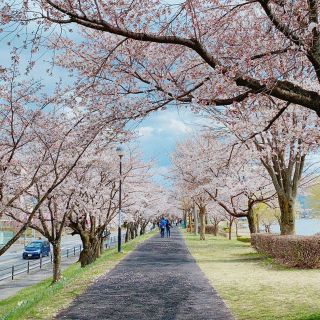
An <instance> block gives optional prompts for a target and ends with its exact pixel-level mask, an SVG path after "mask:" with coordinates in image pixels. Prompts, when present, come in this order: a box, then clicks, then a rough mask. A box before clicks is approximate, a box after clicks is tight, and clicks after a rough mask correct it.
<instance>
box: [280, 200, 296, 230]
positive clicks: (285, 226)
mask: <svg viewBox="0 0 320 320" xmlns="http://www.w3.org/2000/svg"><path fill="white" fill-rule="evenodd" d="M278 201H279V206H280V211H281V217H280V231H281V234H282V235H292V234H295V212H294V203H295V199H293V198H289V199H288V198H287V197H284V196H281V197H278Z"/></svg>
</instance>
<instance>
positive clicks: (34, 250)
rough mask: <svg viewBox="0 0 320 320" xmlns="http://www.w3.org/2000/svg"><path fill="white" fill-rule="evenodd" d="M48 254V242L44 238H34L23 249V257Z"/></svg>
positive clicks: (40, 256) (36, 256) (39, 256)
mask: <svg viewBox="0 0 320 320" xmlns="http://www.w3.org/2000/svg"><path fill="white" fill-rule="evenodd" d="M49 254H50V243H49V242H48V241H46V240H35V241H32V242H30V243H29V244H28V245H27V246H26V247H25V248H24V250H23V253H22V258H23V259H32V258H35V259H39V258H42V257H44V256H47V257H48V256H49Z"/></svg>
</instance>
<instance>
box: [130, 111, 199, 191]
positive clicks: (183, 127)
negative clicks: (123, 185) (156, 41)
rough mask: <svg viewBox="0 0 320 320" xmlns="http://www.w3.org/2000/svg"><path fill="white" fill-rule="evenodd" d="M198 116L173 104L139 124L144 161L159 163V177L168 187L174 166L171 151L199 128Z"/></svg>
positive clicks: (156, 174) (156, 166)
mask: <svg viewBox="0 0 320 320" xmlns="http://www.w3.org/2000/svg"><path fill="white" fill-rule="evenodd" d="M200 122H201V119H197V116H196V115H194V114H193V113H192V112H191V111H190V110H188V109H187V108H182V109H181V108H180V109H178V108H176V107H171V108H169V109H167V110H161V111H157V112H154V113H152V114H151V115H149V116H148V117H146V118H145V119H143V120H142V121H141V122H139V124H138V125H137V128H136V132H137V135H138V139H137V141H138V145H139V147H140V149H141V150H142V152H143V156H144V160H146V161H149V160H153V161H154V163H155V168H154V173H155V180H156V181H158V182H160V183H161V184H163V185H164V186H168V185H169V183H168V182H167V181H166V180H165V178H163V175H164V176H166V175H167V174H168V171H169V169H170V153H171V152H172V151H173V150H174V148H175V145H176V143H177V142H178V141H181V140H183V139H184V138H186V136H188V135H190V134H192V133H193V132H195V130H197V124H198V123H200Z"/></svg>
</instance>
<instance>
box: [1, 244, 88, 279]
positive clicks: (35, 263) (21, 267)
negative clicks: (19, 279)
mask: <svg viewBox="0 0 320 320" xmlns="http://www.w3.org/2000/svg"><path fill="white" fill-rule="evenodd" d="M81 249H82V246H81V245H79V246H75V247H72V248H67V249H64V250H62V251H61V259H63V258H70V257H75V256H76V255H79V254H80V252H81ZM52 260H53V257H52V254H51V253H50V255H49V257H40V259H37V260H28V261H24V262H22V263H19V264H15V265H13V266H11V267H7V268H3V269H0V281H2V280H5V279H9V278H11V279H12V280H13V279H14V277H15V276H17V275H19V274H22V273H27V274H29V273H30V271H31V270H35V269H39V270H40V269H42V267H43V266H44V265H46V264H49V263H52Z"/></svg>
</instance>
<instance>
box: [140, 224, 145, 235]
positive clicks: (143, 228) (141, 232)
mask: <svg viewBox="0 0 320 320" xmlns="http://www.w3.org/2000/svg"><path fill="white" fill-rule="evenodd" d="M145 233H146V226H145V225H141V228H140V236H142V235H143V234H145Z"/></svg>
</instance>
